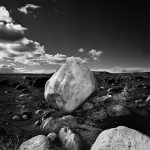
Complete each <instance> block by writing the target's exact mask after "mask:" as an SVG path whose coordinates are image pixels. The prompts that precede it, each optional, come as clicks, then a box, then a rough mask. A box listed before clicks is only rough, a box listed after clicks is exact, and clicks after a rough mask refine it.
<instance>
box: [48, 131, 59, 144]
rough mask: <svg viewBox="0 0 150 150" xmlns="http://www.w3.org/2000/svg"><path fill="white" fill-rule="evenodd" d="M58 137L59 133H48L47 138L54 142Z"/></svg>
mask: <svg viewBox="0 0 150 150" xmlns="http://www.w3.org/2000/svg"><path fill="white" fill-rule="evenodd" d="M56 137H57V134H56V133H54V132H53V133H49V134H48V135H47V138H48V139H49V141H51V142H53V141H54V140H55V139H56Z"/></svg>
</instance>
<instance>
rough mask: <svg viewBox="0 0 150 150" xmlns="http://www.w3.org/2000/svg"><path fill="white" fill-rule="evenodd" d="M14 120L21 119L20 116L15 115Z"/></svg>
mask: <svg viewBox="0 0 150 150" xmlns="http://www.w3.org/2000/svg"><path fill="white" fill-rule="evenodd" d="M12 119H13V120H20V116H13V118H12Z"/></svg>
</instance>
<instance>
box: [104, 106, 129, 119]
mask: <svg viewBox="0 0 150 150" xmlns="http://www.w3.org/2000/svg"><path fill="white" fill-rule="evenodd" d="M106 110H107V113H108V114H109V115H110V116H112V117H119V116H124V115H128V114H130V111H129V110H128V109H127V107H126V106H124V105H120V104H118V105H111V106H109V107H107V109H106Z"/></svg>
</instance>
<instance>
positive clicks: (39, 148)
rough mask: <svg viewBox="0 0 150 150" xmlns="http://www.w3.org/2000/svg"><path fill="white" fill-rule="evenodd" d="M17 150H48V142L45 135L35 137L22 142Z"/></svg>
mask: <svg viewBox="0 0 150 150" xmlns="http://www.w3.org/2000/svg"><path fill="white" fill-rule="evenodd" d="M19 150H50V142H49V140H48V139H47V137H46V136H45V135H37V136H35V137H33V138H31V139H29V140H28V141H25V142H23V143H22V144H21V146H20V147H19Z"/></svg>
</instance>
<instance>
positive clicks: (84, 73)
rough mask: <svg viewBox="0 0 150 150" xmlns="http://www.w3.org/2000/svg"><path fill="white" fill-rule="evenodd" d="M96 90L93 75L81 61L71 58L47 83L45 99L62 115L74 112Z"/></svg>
mask: <svg viewBox="0 0 150 150" xmlns="http://www.w3.org/2000/svg"><path fill="white" fill-rule="evenodd" d="M95 89H96V80H95V78H94V75H93V73H92V72H91V71H90V70H89V69H88V68H87V66H86V65H85V64H84V63H83V62H82V61H81V60H79V59H75V58H69V59H67V61H66V63H65V64H64V65H62V66H61V68H60V69H59V70H58V71H57V72H56V73H54V75H53V76H52V77H51V78H50V79H49V80H48V81H47V82H46V85H45V93H44V95H45V99H46V100H47V102H48V103H49V104H50V105H52V106H53V107H58V108H59V109H60V110H61V112H62V113H70V112H72V111H74V110H75V109H76V108H77V107H78V106H79V105H80V104H81V103H83V102H84V101H85V100H86V99H87V98H88V97H89V96H90V95H91V94H92V93H93V92H94V91H95Z"/></svg>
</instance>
